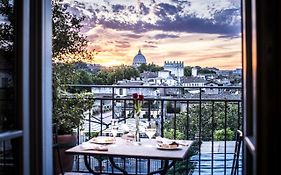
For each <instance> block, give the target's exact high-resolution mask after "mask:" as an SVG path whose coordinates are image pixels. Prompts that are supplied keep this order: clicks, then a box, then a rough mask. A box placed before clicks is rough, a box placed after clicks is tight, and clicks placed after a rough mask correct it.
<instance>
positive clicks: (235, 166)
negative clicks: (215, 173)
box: [231, 130, 243, 175]
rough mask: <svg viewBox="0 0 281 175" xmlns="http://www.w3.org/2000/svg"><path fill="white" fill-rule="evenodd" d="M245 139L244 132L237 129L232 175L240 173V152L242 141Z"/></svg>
mask: <svg viewBox="0 0 281 175" xmlns="http://www.w3.org/2000/svg"><path fill="white" fill-rule="evenodd" d="M242 141H243V133H242V131H240V130H237V131H236V141H235V148H234V155H233V162H232V168H231V175H236V174H238V167H239V154H240V148H241V143H242Z"/></svg>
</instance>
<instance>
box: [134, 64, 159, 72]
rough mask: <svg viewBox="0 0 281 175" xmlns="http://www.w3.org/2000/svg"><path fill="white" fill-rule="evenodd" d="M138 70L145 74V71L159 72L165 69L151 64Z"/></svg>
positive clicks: (143, 65)
mask: <svg viewBox="0 0 281 175" xmlns="http://www.w3.org/2000/svg"><path fill="white" fill-rule="evenodd" d="M137 69H138V71H139V72H140V73H143V72H144V71H149V72H158V71H160V70H163V69H164V68H163V67H161V66H158V65H156V64H154V63H149V64H142V65H140V66H139V67H138V68H137Z"/></svg>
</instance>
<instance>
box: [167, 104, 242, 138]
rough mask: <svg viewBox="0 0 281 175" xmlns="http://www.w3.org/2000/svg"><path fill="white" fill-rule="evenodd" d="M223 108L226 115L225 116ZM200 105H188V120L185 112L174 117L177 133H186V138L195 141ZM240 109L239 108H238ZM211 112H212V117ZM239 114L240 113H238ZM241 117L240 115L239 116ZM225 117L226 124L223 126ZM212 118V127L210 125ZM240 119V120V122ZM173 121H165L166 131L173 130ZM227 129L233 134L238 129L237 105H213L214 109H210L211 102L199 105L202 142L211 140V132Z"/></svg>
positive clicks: (197, 131)
mask: <svg viewBox="0 0 281 175" xmlns="http://www.w3.org/2000/svg"><path fill="white" fill-rule="evenodd" d="M225 107H226V108H227V110H226V112H227V113H226V115H225ZM199 109H200V105H199V104H198V103H194V104H190V105H189V108H188V110H189V112H188V119H187V114H186V112H181V113H180V114H177V117H176V127H177V131H180V132H181V133H183V134H186V133H188V136H186V138H189V139H196V137H197V136H198V135H199V123H200V122H199V119H200V115H199V114H200V113H199V111H200V110H199ZM240 109H241V107H240ZM212 110H213V111H214V113H213V117H212ZM240 112H241V111H240ZM240 115H241V114H240ZM225 116H226V124H225ZM212 118H213V125H212ZM241 120H242V119H241V118H240V122H239V123H242V121H241ZM173 126H174V119H173V118H171V119H167V120H166V121H165V123H164V128H166V129H167V130H169V129H173ZM225 126H226V127H228V130H229V131H232V132H234V131H235V130H236V129H237V128H238V106H237V103H228V104H227V106H225V103H223V102H216V103H214V108H213V109H212V102H204V103H202V104H201V138H202V140H204V141H208V140H211V138H212V130H213V131H216V130H222V129H223V130H224V127H225ZM230 136H231V135H230Z"/></svg>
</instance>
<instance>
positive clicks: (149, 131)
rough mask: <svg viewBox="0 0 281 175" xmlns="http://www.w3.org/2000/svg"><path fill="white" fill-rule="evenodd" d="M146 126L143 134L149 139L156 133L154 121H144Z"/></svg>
mask: <svg viewBox="0 0 281 175" xmlns="http://www.w3.org/2000/svg"><path fill="white" fill-rule="evenodd" d="M146 123H147V124H146V128H145V134H146V135H147V136H148V138H149V140H150V141H151V138H152V137H153V136H154V134H155V133H156V122H155V121H153V120H150V121H147V122H146Z"/></svg>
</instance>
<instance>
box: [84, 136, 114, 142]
mask: <svg viewBox="0 0 281 175" xmlns="http://www.w3.org/2000/svg"><path fill="white" fill-rule="evenodd" d="M89 142H90V143H97V144H112V143H115V139H114V138H113V137H103V136H100V137H95V138H92V139H91V140H90V141H89Z"/></svg>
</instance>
